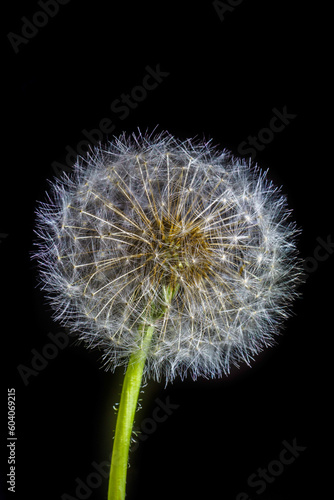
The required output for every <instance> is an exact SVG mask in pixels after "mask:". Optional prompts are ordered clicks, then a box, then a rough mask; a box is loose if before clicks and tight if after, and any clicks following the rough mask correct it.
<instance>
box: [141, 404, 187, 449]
mask: <svg viewBox="0 0 334 500" xmlns="http://www.w3.org/2000/svg"><path fill="white" fill-rule="evenodd" d="M154 402H155V403H156V407H155V408H154V410H153V412H152V416H151V417H146V418H144V419H143V420H142V421H141V424H140V429H139V430H138V429H134V434H135V436H136V440H135V443H134V444H133V445H132V446H131V451H135V450H137V448H138V446H139V444H140V442H143V441H146V439H147V438H148V437H149V436H150V435H151V434H153V433H154V432H155V431H156V430H157V428H158V425H159V424H161V423H162V422H165V421H166V420H167V419H168V417H169V416H170V415H172V413H173V412H174V411H175V410H177V409H178V408H179V407H180V405H179V404H175V403H171V402H170V398H169V396H167V397H166V398H165V401H161V399H160V398H156V399H155V400H154Z"/></svg>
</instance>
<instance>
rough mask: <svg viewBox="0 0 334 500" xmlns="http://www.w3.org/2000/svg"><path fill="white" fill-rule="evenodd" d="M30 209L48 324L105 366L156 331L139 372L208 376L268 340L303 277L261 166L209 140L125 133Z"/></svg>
mask: <svg viewBox="0 0 334 500" xmlns="http://www.w3.org/2000/svg"><path fill="white" fill-rule="evenodd" d="M51 187H52V189H51V192H50V195H49V196H48V200H47V202H46V203H40V205H39V208H38V210H37V231H36V232H37V236H38V240H37V251H36V252H35V254H34V257H35V258H37V259H38V262H39V268H40V279H41V282H42V286H43V288H44V289H45V291H46V293H47V296H48V300H49V302H50V304H51V306H52V308H53V310H54V318H55V319H56V320H57V321H60V322H61V324H63V325H66V326H67V327H68V328H69V329H70V330H71V331H72V332H75V333H77V334H78V338H79V339H81V340H83V341H84V342H85V343H86V344H87V345H88V346H89V347H98V348H100V349H102V350H103V352H104V354H103V358H104V362H105V364H106V367H108V368H111V369H114V368H115V367H116V366H119V365H126V364H127V362H128V360H129V357H130V355H131V354H132V353H133V352H134V351H135V350H137V349H138V348H140V342H141V335H140V332H141V329H142V328H143V326H145V325H152V326H154V335H153V337H152V341H151V343H150V346H149V349H148V352H147V361H146V366H145V371H144V377H145V378H149V377H153V378H155V379H157V380H159V379H161V378H165V379H166V380H167V381H168V380H172V379H173V378H174V377H175V376H181V377H182V378H183V377H185V376H186V375H187V374H189V375H190V376H191V377H193V378H194V379H195V378H196V377H197V376H204V377H214V376H221V375H222V374H223V373H225V374H228V373H229V371H230V367H231V366H232V365H237V366H238V364H239V363H240V362H242V361H245V362H246V363H250V361H251V360H252V359H253V358H254V355H256V354H257V353H258V352H260V351H261V350H262V349H263V348H264V347H266V346H270V345H271V344H272V343H273V342H274V337H275V334H277V333H278V332H279V329H280V327H281V324H282V321H283V320H284V319H285V318H286V317H287V316H288V315H289V312H290V306H291V302H292V300H293V299H294V297H295V296H296V295H297V292H296V286H297V284H298V283H299V282H300V281H301V275H302V272H301V265H300V261H299V258H298V252H297V248H296V234H297V233H298V230H297V229H296V225H295V224H294V222H292V221H290V211H289V210H288V208H287V204H286V199H285V197H284V196H283V195H282V194H281V193H280V190H279V189H278V188H276V187H275V186H274V185H273V184H272V183H271V182H269V181H268V180H267V178H266V174H265V173H263V172H261V171H260V170H259V169H258V168H257V167H254V166H252V165H251V164H250V163H248V162H246V161H245V160H240V159H238V158H234V157H233V156H232V155H231V154H230V153H229V152H228V151H226V150H224V151H219V150H218V149H217V148H215V147H213V146H212V145H211V143H210V142H204V141H198V140H195V139H189V140H186V141H184V142H182V141H180V140H177V139H175V138H174V137H173V136H172V135H170V134H169V133H167V132H163V133H161V134H157V135H153V134H151V135H148V134H146V135H145V134H144V135H143V134H141V133H140V132H139V133H138V134H132V136H126V135H125V134H122V135H121V136H120V137H118V138H114V140H113V141H111V142H109V143H108V144H107V145H106V146H102V145H100V146H99V147H96V148H95V149H94V151H93V152H92V153H91V154H90V155H89V156H88V158H87V159H86V160H82V159H81V160H78V161H77V163H76V165H75V166H74V172H73V175H69V176H68V175H63V177H62V178H61V179H60V180H56V181H54V182H52V185H51Z"/></svg>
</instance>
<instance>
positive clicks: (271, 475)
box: [235, 438, 307, 500]
mask: <svg viewBox="0 0 334 500" xmlns="http://www.w3.org/2000/svg"><path fill="white" fill-rule="evenodd" d="M282 445H283V448H282V450H281V451H280V453H279V456H278V457H277V458H276V459H275V460H272V461H271V462H269V463H268V465H267V467H259V468H258V469H257V471H256V472H254V473H252V474H250V475H249V476H248V478H247V486H248V487H249V488H252V490H253V491H252V493H251V494H248V493H246V492H243V491H242V492H240V493H238V494H237V496H236V498H235V500H250V499H251V498H254V496H253V495H254V493H255V494H256V495H261V494H262V493H264V492H265V491H266V489H267V486H268V484H272V483H273V482H274V481H276V479H277V478H278V477H279V476H281V474H283V473H284V471H285V469H286V467H287V466H289V465H291V464H293V463H294V462H295V461H296V459H297V458H299V457H300V454H301V453H303V452H304V451H305V450H306V449H307V447H306V446H301V445H300V444H299V443H297V438H294V439H293V440H292V442H288V441H286V440H284V441H283V442H282Z"/></svg>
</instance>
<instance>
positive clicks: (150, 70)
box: [51, 64, 170, 177]
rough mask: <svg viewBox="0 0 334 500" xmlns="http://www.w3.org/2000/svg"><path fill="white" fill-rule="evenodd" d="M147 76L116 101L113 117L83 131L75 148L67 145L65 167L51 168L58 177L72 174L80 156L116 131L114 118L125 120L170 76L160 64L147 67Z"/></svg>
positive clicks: (55, 164) (60, 165)
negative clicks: (62, 174)
mask: <svg viewBox="0 0 334 500" xmlns="http://www.w3.org/2000/svg"><path fill="white" fill-rule="evenodd" d="M145 71H146V73H145V75H144V77H143V79H142V82H141V84H139V85H135V86H134V87H132V89H131V90H130V91H129V92H128V93H124V92H123V93H122V94H121V95H120V96H119V97H118V98H116V99H114V100H113V101H112V103H111V105H110V109H111V111H112V113H113V117H112V118H110V117H104V118H102V119H101V120H100V121H99V124H98V126H97V127H96V128H93V129H91V130H86V129H82V131H81V134H82V135H83V136H84V137H85V139H82V140H81V141H79V142H78V143H77V145H76V147H75V148H73V147H71V146H69V145H67V146H66V147H65V150H66V152H67V155H66V157H65V165H64V164H62V163H60V162H57V161H54V162H52V164H51V166H52V169H53V171H54V173H55V176H56V177H59V176H60V174H61V173H62V172H64V171H65V172H71V171H72V167H73V164H74V163H75V162H76V161H77V157H78V155H81V156H85V155H86V153H87V151H88V150H89V148H90V147H91V146H96V145H97V144H99V143H100V142H101V141H102V140H103V136H104V135H105V134H111V133H113V132H114V131H115V130H116V124H115V123H114V117H116V118H117V119H119V120H125V119H126V118H127V117H128V116H129V114H130V113H131V111H132V110H134V109H136V108H137V107H138V106H139V104H140V103H141V102H143V101H144V100H145V99H146V98H147V96H148V94H149V92H151V91H152V90H155V89H156V88H157V87H158V86H159V85H160V84H161V83H162V82H163V81H164V80H165V79H166V78H167V77H168V76H169V75H170V73H169V72H168V71H164V70H162V69H161V67H160V64H156V65H155V67H151V66H149V65H147V66H145Z"/></svg>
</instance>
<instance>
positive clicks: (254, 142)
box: [238, 106, 297, 160]
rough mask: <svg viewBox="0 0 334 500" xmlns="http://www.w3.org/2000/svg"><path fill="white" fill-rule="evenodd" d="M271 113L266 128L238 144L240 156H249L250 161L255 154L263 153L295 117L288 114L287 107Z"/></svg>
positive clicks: (275, 109) (274, 109)
mask: <svg viewBox="0 0 334 500" xmlns="http://www.w3.org/2000/svg"><path fill="white" fill-rule="evenodd" d="M272 113H273V116H272V117H271V119H270V121H269V126H268V127H264V128H261V130H259V132H258V133H257V134H256V135H253V136H252V135H249V136H248V137H247V139H246V140H245V141H242V142H240V144H239V146H238V153H239V154H240V155H242V156H245V155H249V154H250V157H251V159H252V160H254V159H255V157H256V155H257V152H258V151H263V150H264V149H265V148H266V146H268V144H270V143H271V142H272V141H273V140H274V138H275V136H276V134H279V133H280V132H283V130H285V128H286V127H287V126H288V125H289V124H290V122H291V120H294V119H295V118H296V117H297V115H296V114H294V113H290V112H288V110H287V106H283V109H282V111H279V110H278V109H277V108H273V109H272Z"/></svg>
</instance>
